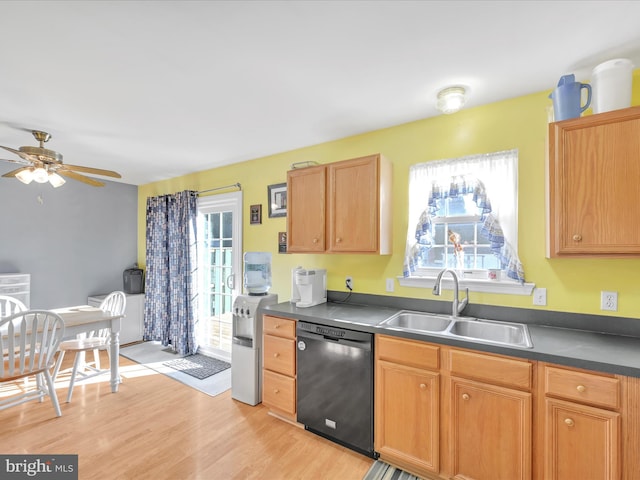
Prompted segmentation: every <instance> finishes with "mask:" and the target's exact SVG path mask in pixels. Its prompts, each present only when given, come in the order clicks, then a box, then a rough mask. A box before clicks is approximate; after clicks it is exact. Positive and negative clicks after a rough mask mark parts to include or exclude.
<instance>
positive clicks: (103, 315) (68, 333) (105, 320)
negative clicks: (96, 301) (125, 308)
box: [52, 305, 124, 393]
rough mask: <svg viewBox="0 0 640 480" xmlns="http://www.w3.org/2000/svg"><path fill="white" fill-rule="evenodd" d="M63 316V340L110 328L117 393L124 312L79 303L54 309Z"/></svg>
mask: <svg viewBox="0 0 640 480" xmlns="http://www.w3.org/2000/svg"><path fill="white" fill-rule="evenodd" d="M52 311H53V312H55V313H57V314H58V315H60V317H62V320H63V321H64V336H63V340H70V339H74V338H76V336H77V335H80V334H89V333H90V332H93V331H95V330H102V329H103V328H108V329H109V332H110V340H109V349H110V351H109V361H110V365H109V367H110V370H111V380H110V384H111V392H112V393H116V392H117V391H118V386H119V384H120V369H119V361H118V359H119V355H120V340H119V336H120V323H121V319H122V317H124V315H123V314H121V315H120V314H119V315H114V314H113V313H111V312H108V311H105V310H101V309H99V308H97V307H92V306H90V305H78V306H74V307H64V308H55V309H52Z"/></svg>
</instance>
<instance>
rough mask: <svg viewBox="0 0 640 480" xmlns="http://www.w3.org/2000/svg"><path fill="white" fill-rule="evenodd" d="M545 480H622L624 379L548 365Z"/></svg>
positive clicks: (545, 367)
mask: <svg viewBox="0 0 640 480" xmlns="http://www.w3.org/2000/svg"><path fill="white" fill-rule="evenodd" d="M541 367H542V371H543V379H542V380H543V386H542V388H543V389H544V405H545V406H544V415H545V422H544V472H545V473H544V475H545V476H544V478H545V479H548V480H573V479H575V478H589V479H590V480H591V479H592V480H619V479H620V478H621V469H620V466H621V456H622V452H623V448H622V447H623V445H622V436H621V433H622V430H621V419H622V415H621V413H620V412H621V410H622V395H621V393H622V392H621V390H622V388H621V387H622V385H621V384H624V383H625V382H624V378H620V377H618V376H615V375H606V374H598V373H595V372H586V371H578V370H573V369H568V368H559V367H557V366H552V365H547V364H542V365H541Z"/></svg>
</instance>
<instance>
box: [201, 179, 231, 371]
mask: <svg viewBox="0 0 640 480" xmlns="http://www.w3.org/2000/svg"><path fill="white" fill-rule="evenodd" d="M198 222H199V223H198V237H199V238H198V242H199V247H200V248H199V252H200V254H199V262H200V265H199V266H198V267H199V268H198V270H199V271H200V272H201V275H200V279H199V296H200V299H201V301H200V302H199V304H200V308H201V311H200V321H199V322H198V329H197V331H198V333H197V335H198V345H199V351H200V352H201V353H204V354H205V355H211V356H215V357H220V358H224V359H227V360H229V359H230V358H231V315H232V312H231V308H232V306H233V301H234V299H235V297H236V296H237V295H238V294H240V293H241V291H242V192H233V193H227V194H220V195H212V196H209V197H201V198H199V199H198Z"/></svg>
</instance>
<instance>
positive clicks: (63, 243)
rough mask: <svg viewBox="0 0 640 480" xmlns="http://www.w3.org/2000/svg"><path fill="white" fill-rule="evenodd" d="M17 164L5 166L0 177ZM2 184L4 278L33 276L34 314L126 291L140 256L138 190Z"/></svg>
mask: <svg viewBox="0 0 640 480" xmlns="http://www.w3.org/2000/svg"><path fill="white" fill-rule="evenodd" d="M18 167H19V165H15V164H10V163H6V162H0V175H1V174H3V173H5V172H8V171H10V170H13V169H15V168H18ZM105 183H106V186H104V187H91V186H89V185H85V184H83V183H80V182H77V181H75V180H71V179H69V180H67V183H65V184H64V185H63V186H61V187H59V188H53V187H51V185H49V184H48V183H46V184H37V183H35V182H31V184H29V185H24V184H23V183H21V182H19V181H18V180H16V179H8V178H0V273H30V274H31V308H57V307H64V306H70V305H80V304H86V302H87V296H89V295H92V294H99V293H109V292H111V291H113V290H120V289H122V272H123V270H124V269H125V268H129V267H132V266H133V264H134V263H135V262H136V257H137V203H138V187H137V186H135V185H127V184H123V183H115V182H108V181H107V182H105Z"/></svg>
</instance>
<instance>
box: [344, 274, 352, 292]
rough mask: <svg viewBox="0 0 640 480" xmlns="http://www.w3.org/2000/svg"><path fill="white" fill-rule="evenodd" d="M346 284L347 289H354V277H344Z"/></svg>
mask: <svg viewBox="0 0 640 480" xmlns="http://www.w3.org/2000/svg"><path fill="white" fill-rule="evenodd" d="M344 286H345V287H346V289H347V290H349V291H351V290H353V277H347V278H345V279H344Z"/></svg>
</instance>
